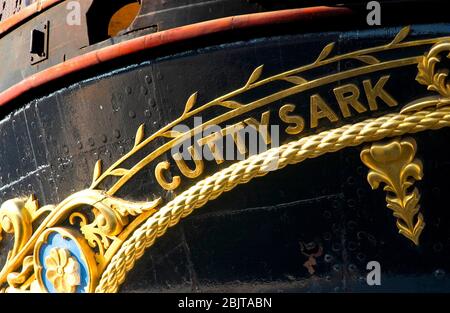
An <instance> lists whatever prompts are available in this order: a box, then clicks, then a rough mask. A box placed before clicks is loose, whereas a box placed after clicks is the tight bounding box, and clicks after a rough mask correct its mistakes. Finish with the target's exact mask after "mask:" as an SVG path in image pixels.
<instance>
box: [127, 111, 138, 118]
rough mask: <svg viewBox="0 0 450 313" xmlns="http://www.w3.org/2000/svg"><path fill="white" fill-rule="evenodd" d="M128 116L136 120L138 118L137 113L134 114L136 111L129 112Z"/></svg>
mask: <svg viewBox="0 0 450 313" xmlns="http://www.w3.org/2000/svg"><path fill="white" fill-rule="evenodd" d="M128 116H129V117H131V118H135V117H136V113H134V111H129V112H128Z"/></svg>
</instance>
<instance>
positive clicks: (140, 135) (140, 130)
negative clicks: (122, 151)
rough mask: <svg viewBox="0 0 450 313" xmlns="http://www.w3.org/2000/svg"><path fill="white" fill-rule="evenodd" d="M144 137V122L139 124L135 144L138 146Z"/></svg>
mask: <svg viewBox="0 0 450 313" xmlns="http://www.w3.org/2000/svg"><path fill="white" fill-rule="evenodd" d="M142 139H144V124H141V126H139V128H138V130H137V131H136V138H135V139H134V146H135V147H136V146H137V145H138V144H140V143H141V142H142Z"/></svg>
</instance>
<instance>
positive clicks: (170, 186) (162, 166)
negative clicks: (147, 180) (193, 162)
mask: <svg viewBox="0 0 450 313" xmlns="http://www.w3.org/2000/svg"><path fill="white" fill-rule="evenodd" d="M169 168H170V163H169V162H167V161H163V162H160V163H158V165H156V168H155V177H156V180H157V181H158V183H159V184H160V185H161V187H163V188H164V189H166V190H174V189H176V188H177V187H178V186H179V185H180V182H181V178H180V176H174V177H173V179H172V182H170V183H169V182H168V181H167V180H166V178H165V177H164V173H163V171H166V170H168V169H169Z"/></svg>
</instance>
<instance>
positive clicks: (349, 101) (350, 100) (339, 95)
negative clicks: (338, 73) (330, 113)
mask: <svg viewBox="0 0 450 313" xmlns="http://www.w3.org/2000/svg"><path fill="white" fill-rule="evenodd" d="M333 92H334V94H335V96H336V100H337V102H338V104H339V107H340V108H341V112H342V115H343V116H344V117H350V116H352V114H351V112H350V109H349V105H350V106H351V107H352V108H353V109H355V110H356V112H358V113H363V112H365V111H367V109H366V108H365V107H364V106H363V105H362V103H361V102H359V100H358V98H359V89H358V87H357V86H356V85H354V84H348V85H344V86H340V87H336V88H334V89H333ZM345 94H347V96H345Z"/></svg>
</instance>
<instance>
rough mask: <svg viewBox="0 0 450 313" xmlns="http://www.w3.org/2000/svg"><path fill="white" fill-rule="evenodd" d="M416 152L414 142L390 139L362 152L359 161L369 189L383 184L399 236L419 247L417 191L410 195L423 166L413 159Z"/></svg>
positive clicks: (420, 218) (420, 221) (420, 225)
mask: <svg viewBox="0 0 450 313" xmlns="http://www.w3.org/2000/svg"><path fill="white" fill-rule="evenodd" d="M416 149H417V148H416V142H415V140H414V139H413V138H405V139H402V140H400V139H398V138H397V139H392V140H390V141H388V142H387V143H384V142H382V143H374V144H372V145H371V146H370V147H366V148H364V149H363V150H362V152H361V161H362V162H363V163H364V164H365V165H366V166H367V167H368V168H369V169H370V170H369V173H368V174H367V181H368V182H369V184H370V186H371V187H372V189H378V187H379V186H380V184H384V188H383V190H384V191H386V192H387V195H386V203H387V207H388V208H389V209H391V210H392V211H393V215H394V216H395V217H396V218H397V227H398V229H399V232H400V234H402V235H403V236H405V237H406V238H408V239H410V240H411V241H412V242H414V243H415V244H416V245H418V244H419V236H420V234H421V233H422V230H423V228H424V227H425V222H424V219H423V216H422V214H421V213H419V209H420V206H419V199H420V193H419V190H418V189H417V188H414V189H413V191H412V192H410V191H409V187H411V186H412V185H413V183H414V181H416V180H421V179H422V176H423V171H422V162H421V161H420V160H419V159H416V158H415V154H416ZM416 216H417V217H416Z"/></svg>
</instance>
